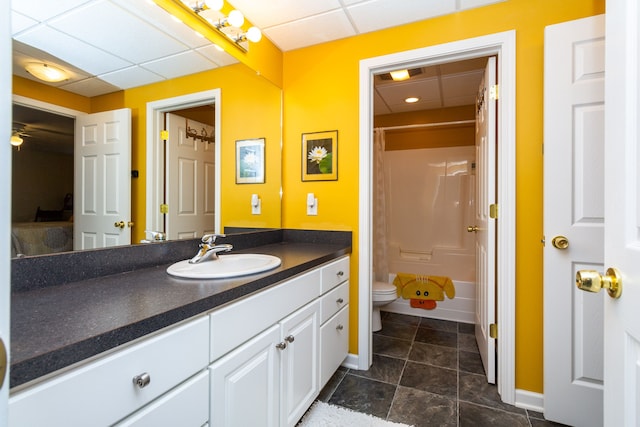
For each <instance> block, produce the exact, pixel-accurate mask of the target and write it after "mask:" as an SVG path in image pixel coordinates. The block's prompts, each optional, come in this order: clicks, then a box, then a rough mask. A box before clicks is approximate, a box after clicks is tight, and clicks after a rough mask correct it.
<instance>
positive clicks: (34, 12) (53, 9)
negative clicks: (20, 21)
mask: <svg viewBox="0 0 640 427" xmlns="http://www.w3.org/2000/svg"><path fill="white" fill-rule="evenodd" d="M93 2H95V0H93ZM84 3H88V1H87V0H55V1H51V0H11V9H12V10H15V11H16V12H20V13H21V14H23V15H25V16H30V17H32V18H33V19H36V20H38V21H40V22H43V21H46V20H48V19H51V18H53V17H55V16H58V15H60V14H62V13H65V12H67V11H70V10H73V9H75V8H77V7H78V6H80V5H82V4H84Z"/></svg>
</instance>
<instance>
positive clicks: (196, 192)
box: [165, 105, 216, 240]
mask: <svg viewBox="0 0 640 427" xmlns="http://www.w3.org/2000/svg"><path fill="white" fill-rule="evenodd" d="M213 121H214V114H213V106H211V105H205V106H201V107H194V108H191V109H187V110H180V111H174V112H172V113H166V114H165V129H166V130H167V131H168V135H169V137H168V139H167V141H166V144H167V146H166V150H165V152H166V162H165V204H167V205H168V211H167V214H166V215H165V233H166V236H167V238H168V239H169V240H175V239H192V238H197V237H201V236H203V235H204V234H207V233H213V232H214V231H215V214H216V212H215V140H214V135H215V129H214V126H213Z"/></svg>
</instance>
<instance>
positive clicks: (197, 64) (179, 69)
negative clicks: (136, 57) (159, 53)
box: [140, 51, 217, 79]
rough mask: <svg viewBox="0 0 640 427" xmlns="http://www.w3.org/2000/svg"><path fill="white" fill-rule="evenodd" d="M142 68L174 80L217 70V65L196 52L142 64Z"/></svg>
mask: <svg viewBox="0 0 640 427" xmlns="http://www.w3.org/2000/svg"><path fill="white" fill-rule="evenodd" d="M140 66H142V67H144V68H146V69H147V70H150V71H153V72H154V73H156V74H158V75H161V76H162V77H164V78H165V79H173V78H176V77H180V76H185V75H188V74H195V73H199V72H201V71H205V70H211V69H213V68H217V65H216V64H214V63H213V62H211V61H209V60H208V59H206V58H205V57H204V56H202V55H200V54H198V53H196V52H194V51H187V52H184V53H179V54H177V55H172V56H167V57H165V58H160V59H156V60H155V61H150V62H145V63H143V64H140Z"/></svg>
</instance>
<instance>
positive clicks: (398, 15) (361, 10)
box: [347, 0, 456, 33]
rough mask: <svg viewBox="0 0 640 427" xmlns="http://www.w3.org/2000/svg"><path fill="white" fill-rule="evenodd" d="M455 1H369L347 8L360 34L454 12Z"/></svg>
mask: <svg viewBox="0 0 640 427" xmlns="http://www.w3.org/2000/svg"><path fill="white" fill-rule="evenodd" d="M455 10H456V0H428V1H425V0H403V1H402V2H399V1H397V0H370V1H368V2H363V3H358V4H355V5H353V6H349V7H347V11H348V13H349V15H351V18H352V20H353V23H354V25H355V26H356V28H357V30H358V31H359V32H360V33H367V32H370V31H376V30H380V29H383V28H389V27H393V26H397V25H402V24H407V23H409V22H415V21H419V20H422V19H427V18H431V17H434V16H439V15H444V14H447V13H452V12H455Z"/></svg>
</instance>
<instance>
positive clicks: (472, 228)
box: [467, 225, 478, 233]
mask: <svg viewBox="0 0 640 427" xmlns="http://www.w3.org/2000/svg"><path fill="white" fill-rule="evenodd" d="M477 231H478V227H476V226H475V225H473V226H472V225H470V226H468V227H467V232H469V233H475V232H477Z"/></svg>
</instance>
